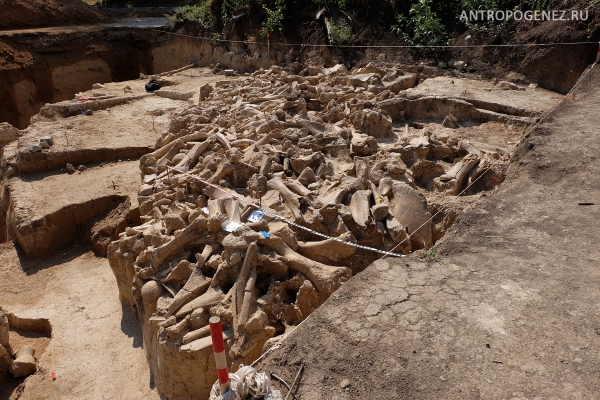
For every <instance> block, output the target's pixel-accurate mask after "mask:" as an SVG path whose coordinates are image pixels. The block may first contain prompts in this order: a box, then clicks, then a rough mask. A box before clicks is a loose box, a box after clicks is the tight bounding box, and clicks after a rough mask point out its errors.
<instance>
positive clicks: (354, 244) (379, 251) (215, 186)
mask: <svg viewBox="0 0 600 400" xmlns="http://www.w3.org/2000/svg"><path fill="white" fill-rule="evenodd" d="M167 171H176V172H179V173H180V174H183V175H185V176H188V177H190V178H192V179H195V180H197V181H199V182H202V183H204V184H205V185H208V186H210V187H212V188H215V189H217V190H219V191H221V192H223V193H225V194H227V195H230V196H232V197H234V198H236V199H238V200H240V201H242V202H244V203H246V204H248V205H249V206H251V207H254V208H256V209H257V210H260V211H262V212H263V213H265V214H268V215H270V216H272V217H273V218H277V219H279V220H280V221H283V222H285V223H286V224H289V225H292V226H295V227H296V228H298V229H302V230H304V231H306V232H310V233H312V234H314V235H317V236H320V237H323V238H325V239H331V240H335V241H336V242H339V243H342V244H346V245H348V246H352V247H356V248H358V249H362V250H368V251H373V252H375V253H379V254H383V255H384V256H392V257H404V254H396V253H391V252H389V251H384V250H379V249H376V248H374V247H369V246H363V245H361V244H358V243H352V242H347V241H344V240H342V239H340V238H336V237H333V236H329V235H325V234H324V233H321V232H317V231H314V230H312V229H310V228H307V227H305V226H303V225H300V224H297V223H295V222H293V221H290V220H289V219H287V218H285V217H282V216H281V215H278V214H276V213H274V212H273V211H270V210H267V209H266V208H263V207H261V206H259V205H257V204H255V203H253V202H251V201H249V200H247V199H245V198H244V197H243V196H241V195H240V194H238V193H236V192H235V191H232V190H231V189H224V188H222V187H221V186H219V185H215V184H214V183H210V182H208V181H205V180H204V179H201V178H199V177H197V176H194V175H192V174H190V173H188V172H185V171H182V170H180V169H177V168H173V167H169V166H167Z"/></svg>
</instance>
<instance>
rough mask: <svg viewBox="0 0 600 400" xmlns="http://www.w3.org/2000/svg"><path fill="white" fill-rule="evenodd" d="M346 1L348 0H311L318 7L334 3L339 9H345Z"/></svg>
mask: <svg viewBox="0 0 600 400" xmlns="http://www.w3.org/2000/svg"><path fill="white" fill-rule="evenodd" d="M348 2H349V0H313V3H315V4H316V5H317V6H319V7H325V6H327V5H329V4H335V5H336V6H337V7H338V8H339V9H340V10H345V9H346V8H348Z"/></svg>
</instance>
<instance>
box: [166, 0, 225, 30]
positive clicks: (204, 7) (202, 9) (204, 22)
mask: <svg viewBox="0 0 600 400" xmlns="http://www.w3.org/2000/svg"><path fill="white" fill-rule="evenodd" d="M210 6H211V0H206V1H203V2H202V3H201V4H198V5H193V6H183V7H180V8H178V9H177V10H175V12H174V13H173V14H171V15H168V18H169V19H170V20H171V21H172V22H184V21H191V22H197V23H198V24H200V26H202V27H203V28H204V29H211V28H212V27H213V25H214V24H215V17H214V16H213V15H212V13H211V10H210Z"/></svg>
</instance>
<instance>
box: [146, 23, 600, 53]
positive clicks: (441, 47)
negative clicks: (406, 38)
mask: <svg viewBox="0 0 600 400" xmlns="http://www.w3.org/2000/svg"><path fill="white" fill-rule="evenodd" d="M149 30H151V31H156V32H160V33H166V34H169V35H175V36H183V37H189V38H192V39H199V40H209V41H214V42H219V43H220V42H226V43H241V44H249V45H257V44H259V45H266V44H267V42H251V41H248V40H231V39H218V40H217V39H214V38H209V37H204V36H193V35H186V34H183V33H176V32H169V31H162V30H160V29H152V28H149ZM269 44H270V45H271V46H290V47H292V46H300V47H343V48H357V49H452V48H455V49H462V48H484V47H544V46H570V45H581V44H598V42H560V43H515V44H462V45H434V46H429V45H428V46H419V45H358V44H341V45H337V44H324V43H323V44H310V43H282V42H269Z"/></svg>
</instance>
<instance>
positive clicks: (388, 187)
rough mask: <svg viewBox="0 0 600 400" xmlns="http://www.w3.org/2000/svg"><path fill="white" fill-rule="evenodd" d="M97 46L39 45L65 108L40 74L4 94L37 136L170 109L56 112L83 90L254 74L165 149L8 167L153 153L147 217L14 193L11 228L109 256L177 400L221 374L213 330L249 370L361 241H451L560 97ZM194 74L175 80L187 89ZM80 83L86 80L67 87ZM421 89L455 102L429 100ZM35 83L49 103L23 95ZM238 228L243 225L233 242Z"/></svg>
mask: <svg viewBox="0 0 600 400" xmlns="http://www.w3.org/2000/svg"><path fill="white" fill-rule="evenodd" d="M93 35H95V37H96V40H101V41H102V43H105V44H106V46H105V49H104V50H102V51H96V52H91V53H84V52H80V54H79V55H78V56H77V57H71V58H69V60H66V59H65V58H64V55H65V54H66V53H65V52H64V49H63V50H60V51H58V52H57V53H56V51H57V50H56V49H55V50H54V51H55V53H53V54H51V53H52V51H51V50H49V49H50V48H52V46H48V48H46V49H45V50H44V51H42V52H40V51H39V50H40V49H37V51H38V53H39V54H42V53H44V52H45V53H44V55H45V56H46V59H45V61H44V63H42V64H40V65H43V68H46V70H45V72H44V73H42V74H41V75H39V76H40V77H42V76H45V77H46V78H48V79H49V81H46V82H47V83H48V86H51V87H52V88H53V91H52V96H51V97H48V98H46V97H44V96H46V95H48V96H49V94H48V93H46V92H44V89H40V90H39V93H38V91H37V90H38V89H36V87H40V86H43V85H40V84H39V82H38V81H36V78H35V74H34V73H33V72H32V74H33V75H31V74H30V76H28V77H26V76H25V75H23V76H22V77H21V78H22V79H21V81H23V82H24V83H23V82H22V83H19V82H21V81H19V82H14V81H12V86H10V87H11V89H10V90H12V92H11V93H9V94H8V95H7V94H6V93H4V94H3V95H4V96H8V97H10V98H14V99H17V100H18V101H16V102H15V103H14V104H13V105H12V107H13V109H17V108H18V109H19V110H20V111H19V112H18V113H17V114H18V116H19V118H20V119H19V120H18V121H17V122H16V124H17V125H19V126H20V127H24V126H26V125H28V123H29V117H30V116H31V115H33V114H35V112H36V111H37V110H38V109H40V108H41V112H40V117H39V118H38V117H36V119H34V122H38V121H40V123H41V122H43V121H46V120H45V118H48V119H51V120H52V121H63V119H64V121H65V122H67V121H69V118H83V117H81V115H80V114H81V112H82V111H84V109H83V108H82V107H84V108H86V109H87V108H89V109H90V110H92V109H93V111H99V110H105V111H109V112H110V111H111V110H114V109H116V108H118V107H124V106H126V105H127V104H130V105H133V106H135V104H138V103H136V102H143V101H148V100H149V99H152V98H154V97H153V96H154V95H145V94H141V95H139V96H137V97H136V98H132V97H131V98H129V99H125V100H123V101H121V100H118V99H117V100H111V101H106V102H102V101H98V102H96V101H94V102H90V103H83V105H82V104H79V103H70V102H65V103H61V104H54V105H48V106H44V107H42V104H41V103H44V102H50V101H52V102H54V101H57V100H70V99H72V98H73V95H74V94H75V93H77V92H79V91H84V90H88V92H86V94H84V95H85V96H88V95H91V94H92V92H93V91H96V90H100V89H95V90H92V91H89V88H90V87H91V85H92V84H93V83H104V82H111V81H119V80H126V79H137V78H138V77H139V74H140V73H144V74H154V73H159V72H162V71H168V70H173V69H177V68H180V67H182V66H183V65H188V64H197V65H209V64H215V63H220V64H221V66H222V67H233V68H235V69H236V70H237V71H238V72H241V71H249V72H252V74H248V76H244V77H242V78H239V79H234V80H225V79H222V80H218V81H217V82H216V83H214V84H212V85H211V84H209V85H208V86H209V87H207V86H206V85H204V86H203V87H202V88H201V89H200V90H199V93H198V92H194V96H193V105H192V104H191V103H188V104H187V105H186V106H185V107H182V106H180V107H179V108H177V112H175V113H174V115H172V118H171V119H170V123H169V125H168V127H167V130H166V131H165V132H164V133H163V134H162V136H161V137H160V138H158V141H157V142H156V145H155V146H154V148H151V147H150V146H139V147H127V148H125V147H123V148H120V149H118V150H116V149H108V150H105V149H86V150H83V149H82V150H69V151H67V150H65V151H61V150H57V151H54V150H52V149H51V150H47V151H43V152H41V153H35V154H34V153H29V152H26V151H23V150H22V149H21V150H19V151H16V152H13V153H12V154H14V157H8V158H6V160H5V162H4V164H3V167H4V168H3V171H4V172H5V175H4V177H5V179H6V173H7V172H8V170H9V169H10V168H12V173H15V172H17V173H22V174H31V173H35V172H39V171H48V170H56V169H58V168H61V167H63V166H64V163H66V162H69V163H82V164H85V163H89V162H102V161H107V160H119V159H122V158H137V157H139V156H140V155H142V154H144V155H142V157H141V159H140V160H139V162H136V164H137V165H136V167H137V168H139V169H141V172H142V180H143V183H144V184H143V185H141V187H140V188H139V193H138V197H137V199H135V200H136V201H135V203H136V205H135V207H131V204H128V201H130V202H133V200H134V199H132V197H127V196H124V195H121V194H119V195H117V194H115V195H109V196H100V197H98V198H96V199H94V200H89V201H80V202H75V203H74V204H71V205H69V206H65V207H61V208H60V209H59V210H56V211H54V212H52V213H49V214H48V215H46V216H45V217H44V218H38V219H35V218H32V219H31V220H25V219H24V220H20V219H19V213H18V212H16V210H15V207H14V206H13V202H12V196H13V194H12V193H11V192H10V190H8V192H6V191H5V196H4V204H5V206H6V207H7V209H8V214H7V215H8V218H7V221H6V222H5V224H4V225H5V226H6V227H8V228H9V229H8V231H9V233H11V232H12V234H13V235H14V237H15V241H16V242H17V243H19V244H20V246H21V247H22V248H23V249H24V251H25V253H26V254H27V255H28V256H32V257H36V256H41V255H43V254H48V253H51V252H53V251H55V250H57V249H58V248H60V247H62V246H65V245H67V244H68V243H70V242H72V241H73V240H75V239H77V238H79V239H81V237H82V236H84V237H87V238H89V239H88V240H89V241H90V242H91V243H92V245H93V246H94V249H95V250H96V251H97V252H98V253H100V254H106V255H107V257H108V259H109V262H110V265H111V268H112V269H113V272H114V274H115V277H116V280H117V284H118V287H119V296H120V299H121V300H122V301H123V302H125V303H129V304H132V305H134V306H135V307H136V309H137V311H138V314H139V317H140V321H141V324H142V329H143V333H144V347H145V351H146V354H147V358H148V363H149V365H150V368H151V371H152V373H153V375H154V377H153V379H154V382H155V384H156V387H157V389H158V390H159V392H160V393H161V394H162V395H164V396H166V397H167V398H194V397H197V396H200V397H207V394H208V391H209V389H210V386H211V385H212V383H213V382H214V377H215V376H216V375H215V373H216V372H215V370H214V364H213V363H212V357H213V355H212V350H211V347H210V340H209V338H208V336H207V329H206V325H207V320H208V317H209V316H211V315H218V316H220V317H221V319H222V320H223V323H224V325H225V327H226V328H227V329H226V336H227V342H228V343H227V348H228V358H229V360H230V362H231V363H232V365H233V366H234V369H235V366H237V365H239V364H241V363H243V364H248V363H249V362H251V361H252V360H254V359H256V358H257V357H258V356H259V355H260V354H261V352H262V351H263V349H264V348H266V347H268V346H270V345H272V344H275V343H277V341H278V340H280V339H281V338H282V337H283V335H284V334H285V333H286V332H289V331H290V330H291V329H293V327H294V326H296V325H297V324H298V323H300V322H301V321H302V320H304V319H305V318H306V317H307V316H308V315H310V313H311V312H312V311H314V309H316V308H317V307H319V306H320V305H321V304H322V303H323V302H324V301H326V299H327V298H328V296H329V295H330V294H331V293H333V291H335V290H336V289H337V288H338V287H339V286H340V285H342V284H343V283H344V282H345V281H347V280H348V279H349V278H350V277H351V276H352V275H354V274H356V273H359V272H360V271H361V270H362V269H363V268H364V267H366V266H367V265H369V264H370V263H371V262H372V261H374V260H375V259H377V258H379V257H381V255H380V254H379V253H375V252H372V251H370V250H365V249H364V248H356V247H354V246H350V245H349V244H357V245H359V246H367V247H370V248H373V249H379V250H392V249H393V251H395V252H397V253H403V254H407V253H410V252H414V251H417V250H420V249H424V248H429V247H431V246H432V245H433V244H435V242H437V241H438V240H439V239H441V238H442V237H443V236H444V234H445V232H446V231H447V229H448V228H449V227H450V226H451V225H452V224H453V223H454V221H455V220H456V218H457V217H458V215H460V213H461V212H462V211H463V209H464V208H465V207H468V206H470V205H472V204H474V203H475V202H476V201H477V199H478V197H479V194H480V193H484V192H487V191H490V190H492V189H493V188H494V187H495V186H497V185H498V184H499V183H501V182H502V180H503V179H504V173H505V171H506V168H507V167H508V162H509V160H510V151H511V149H510V148H509V147H507V145H506V143H507V142H516V141H517V140H518V138H519V137H520V135H521V134H522V133H523V131H524V129H525V126H527V125H528V124H530V123H531V122H532V121H534V120H535V117H536V116H538V115H539V114H540V112H541V110H542V109H547V108H548V107H547V104H546V103H548V104H549V103H550V102H551V100H552V99H553V98H552V96H550V95H548V96H547V97H548V99H547V100H548V101H547V102H546V103H545V104H543V105H541V106H540V107H538V108H536V107H528V106H526V104H527V99H526V98H525V97H526V96H525V95H529V96H536V95H538V94H537V93H534V92H533V90H534V89H530V92H528V93H524V94H523V96H525V97H524V100H522V101H520V102H519V101H516V100H519V99H518V98H517V97H518V96H517V94H518V93H520V91H514V92H510V93H509V92H506V93H505V92H503V91H500V90H501V89H499V88H495V87H493V85H488V87H486V90H488V91H493V92H494V93H495V94H496V95H497V96H499V97H500V98H502V99H503V101H499V102H494V101H490V99H489V98H488V97H485V96H484V95H472V93H471V94H470V93H469V91H467V90H458V89H456V90H454V89H453V87H452V86H449V83H448V82H445V81H443V80H439V81H436V79H438V78H437V76H438V75H444V74H445V73H446V72H445V71H444V70H431V69H430V70H429V71H428V72H427V73H424V72H423V71H422V69H418V68H414V69H411V68H406V69H405V70H402V69H400V68H397V67H395V66H390V65H387V66H385V65H384V66H375V65H372V64H370V65H368V66H366V67H365V68H362V69H360V70H355V71H352V72H348V71H346V70H345V68H344V67H343V66H334V67H332V68H324V69H323V68H314V67H307V68H306V69H304V70H302V71H300V69H299V68H295V69H294V68H290V69H287V70H284V69H282V68H281V67H272V68H271V67H270V66H271V65H278V64H288V63H291V62H293V61H296V58H295V57H296V56H297V55H296V54H293V53H283V52H277V51H272V52H271V54H270V57H265V56H264V52H263V49H262V48H261V47H260V46H256V48H242V49H236V48H230V49H225V48H221V47H217V48H214V47H212V45H211V44H210V43H208V42H201V41H198V40H196V39H192V38H187V37H181V36H173V35H166V34H164V33H161V32H157V31H156V30H131V29H129V30H126V29H125V30H116V31H114V32H106V31H99V32H95V33H93ZM93 35H92V36H93ZM17 39H19V38H17ZM19 40H25V38H20V39H19ZM125 41H127V45H125V44H124V42H125ZM83 44H84V43H82V42H79V43H77V46H81V45H83ZM69 51H71V52H73V51H75V50H74V48H71V49H70V50H69ZM57 54H60V56H57ZM248 55H253V56H254V57H248ZM327 57H328V55H327V54H325V55H324V57H323V58H324V59H325V60H326V59H327ZM124 58H127V61H126V62H125V61H124V64H122V65H121V66H118V65H117V64H119V60H122V59H124ZM325 64H326V65H330V64H327V63H325ZM123 66H128V67H127V68H124V67H123ZM261 68H265V69H266V70H264V69H261ZM31 71H33V69H32V70H31ZM192 71H193V70H188V71H184V72H182V73H181V74H175V75H174V76H172V77H169V79H171V80H173V81H178V80H184V79H185V78H184V77H185V74H188V73H189V74H192ZM14 73H15V74H17V72H14ZM72 76H77V77H78V79H77V80H76V81H72V82H70V83H67V82H68V81H69V79H68V78H69V77H72ZM190 76H193V75H190ZM40 79H41V78H40ZM144 79H146V78H144ZM440 79H441V78H440ZM421 82H433V84H434V85H438V87H442V85H444V87H445V86H449V87H450V88H451V89H452V90H453V91H454V92H453V93H444V95H440V96H436V95H432V94H431V93H435V91H430V92H427V93H423V91H424V90H426V89H423V91H421V92H419V88H420V87H421V85H420V83H421ZM452 84H454V82H452ZM469 84H470V85H473V87H476V86H477V84H476V83H469ZM28 85H29V86H28ZM24 86H28V87H30V88H33V89H32V90H29V91H23V90H20V89H18V88H22V87H24ZM123 86H125V85H123ZM173 88H174V90H175V91H176V90H177V86H176V85H174V86H173ZM522 89H523V92H525V89H524V88H522ZM452 90H451V91H452ZM44 93H46V94H44ZM473 93H475V94H478V92H477V91H476V90H475V89H473ZM198 96H199V97H200V102H198V100H197V99H198ZM511 96H512V97H511ZM515 96H517V97H515ZM513 100H515V101H513ZM196 104H197V106H196ZM38 105H39V107H38ZM0 117H1V118H4V117H3V116H1V115H0ZM61 123H62V122H61ZM35 125H36V124H33V125H32V126H33V127H35ZM495 136H498V137H495ZM150 150H152V152H151V153H149V154H145V153H148V152H149V151H150ZM167 166H169V167H177V168H178V169H181V170H183V171H191V172H192V173H193V174H194V175H195V176H198V177H200V178H201V179H203V180H204V182H198V181H196V180H194V179H191V178H190V177H189V176H186V175H182V174H179V173H177V172H175V171H170V173H167V170H166V167H167ZM137 168H136V171H135V172H136V173H137V174H139V170H138V169H137ZM107 176H108V175H107ZM138 182H139V181H138ZM206 182H210V183H212V184H216V185H219V186H220V187H222V188H223V189H224V190H225V191H227V190H231V191H232V192H235V193H238V194H239V195H242V196H246V197H247V198H249V199H251V200H252V201H254V202H255V203H256V202H258V203H260V204H262V205H263V206H264V207H266V208H267V209H269V210H272V211H273V212H275V213H277V214H278V215H280V216H282V217H284V218H286V219H287V220H291V221H293V222H295V223H297V224H300V225H302V226H304V227H306V228H308V229H310V230H312V231H314V232H319V233H321V234H324V235H326V236H328V237H330V238H336V239H339V238H341V240H343V241H347V243H346V244H344V243H339V242H337V241H335V240H332V239H329V240H321V239H322V238H319V237H318V236H315V235H314V233H309V232H306V231H303V230H301V229H297V228H294V227H293V226H292V225H288V224H285V223H281V221H280V220H277V219H276V218H271V217H269V216H263V218H262V219H261V218H259V220H258V221H254V222H252V221H251V222H248V220H247V218H248V216H249V214H250V212H251V211H252V207H245V206H243V203H240V202H236V201H235V200H234V199H232V198H230V197H229V198H228V196H226V195H225V196H224V195H222V193H220V192H218V191H216V190H214V189H211V188H210V187H209V186H207V185H206ZM113 183H114V182H113ZM467 187H468V188H469V190H468V191H466V192H465V193H464V196H461V197H460V198H459V197H457V196H458V195H459V194H460V193H461V192H462V191H463V190H464V189H465V188H467ZM450 199H452V202H451V203H452V204H450V205H448V204H449V200H450ZM455 199H456V200H457V201H454V200H455ZM137 204H139V208H138V206H137ZM111 210H113V211H111ZM107 213H110V214H109V215H108V216H106V217H104V216H105V215H107ZM231 222H234V223H236V224H240V225H242V227H241V228H240V229H238V230H233V232H229V230H228V229H227V227H228V226H230V223H231ZM59 231H60V232H61V235H62V236H61V237H60V238H58V237H57V236H58V235H57V234H56V232H59ZM83 232H85V233H83ZM87 232H89V233H87ZM265 233H266V235H265Z"/></svg>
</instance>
